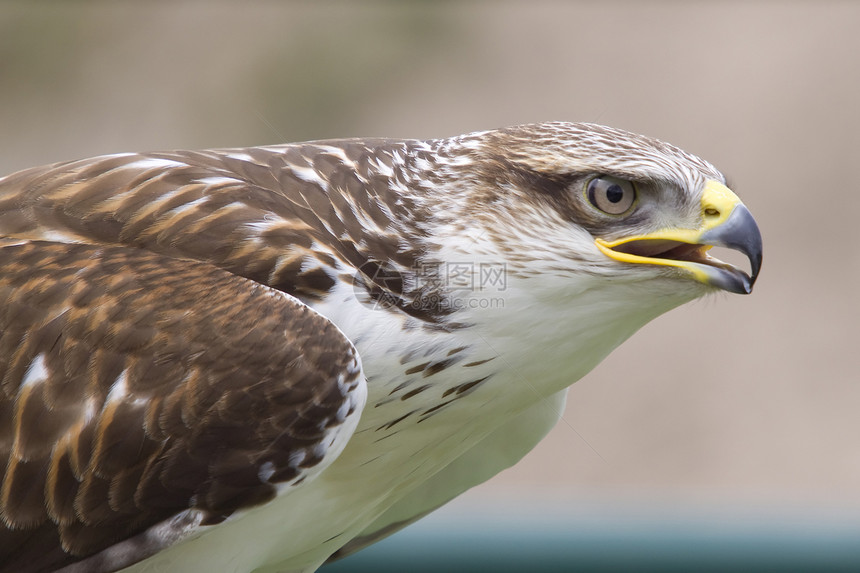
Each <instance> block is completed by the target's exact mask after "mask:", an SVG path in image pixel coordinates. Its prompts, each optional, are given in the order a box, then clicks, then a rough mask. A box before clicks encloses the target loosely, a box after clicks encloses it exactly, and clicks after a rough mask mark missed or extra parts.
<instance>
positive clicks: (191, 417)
mask: <svg viewBox="0 0 860 573" xmlns="http://www.w3.org/2000/svg"><path fill="white" fill-rule="evenodd" d="M6 243H7V244H5V245H3V246H0V459H3V460H6V459H8V464H7V466H6V468H5V474H4V480H3V487H2V490H0V516H2V527H0V570H2V571H42V570H50V569H53V568H56V567H57V566H60V565H62V564H64V563H68V562H70V561H72V560H74V558H75V557H76V556H82V555H87V554H91V553H93V552H96V551H98V550H100V549H103V548H105V547H106V546H108V545H110V544H112V543H114V542H116V541H117V540H120V539H123V538H126V537H128V536H131V535H134V534H135V533H137V532H140V531H142V530H143V529H145V528H146V527H148V526H149V525H152V524H154V523H157V522H159V521H161V520H163V519H165V518H167V517H169V516H171V515H174V514H176V513H177V512H178V511H181V510H184V509H186V508H188V507H193V508H196V509H198V510H200V512H201V513H202V518H203V521H204V522H208V523H212V522H217V521H219V520H221V519H223V518H224V517H226V516H229V515H230V514H231V513H232V512H234V511H236V510H237V509H239V508H243V507H248V506H251V505H254V504H257V503H260V502H263V501H266V500H267V499H270V498H271V497H272V496H273V495H274V494H275V486H276V484H278V483H286V482H289V481H290V480H296V479H299V478H300V477H301V476H302V475H303V473H304V472H305V471H306V469H307V468H309V467H313V466H314V465H315V464H317V463H319V462H320V460H321V455H322V454H321V453H320V452H324V451H325V450H324V448H322V449H321V448H320V447H319V446H320V444H323V445H326V444H328V443H329V442H330V440H331V436H332V435H333V434H332V430H333V429H335V428H336V427H337V426H338V425H339V424H340V423H341V422H342V421H343V418H344V412H345V411H346V409H345V408H342V406H343V405H344V404H345V403H348V402H349V396H348V395H349V393H350V392H351V391H352V390H353V389H354V388H355V387H356V385H357V384H359V383H360V381H359V380H358V376H359V375H360V368H359V367H358V363H357V357H356V355H355V351H354V349H353V348H352V346H351V344H350V343H349V342H348V341H347V340H346V339H345V338H344V337H343V336H342V335H341V334H340V332H339V331H337V330H336V328H335V327H334V326H333V325H331V323H329V322H328V321H327V320H326V319H324V318H323V317H320V316H319V315H316V314H315V313H313V312H312V311H310V310H309V309H308V308H307V307H305V306H304V305H302V304H301V303H299V302H298V301H295V300H294V299H289V298H288V297H286V296H284V295H281V294H280V293H276V292H273V291H270V290H269V289H267V288H266V287H263V286H261V285H258V284H255V283H253V282H251V281H248V280H246V279H244V278H241V277H237V276H235V275H232V274H230V273H228V272H226V271H223V270H221V269H218V268H215V267H213V266H211V265H209V264H205V263H198V262H194V261H188V260H178V259H173V258H170V257H167V256H164V255H161V254H158V253H152V252H148V251H145V250H140V249H132V248H127V247H121V246H93V245H86V244H76V245H71V244H62V243H57V242H49V241H24V242H20V244H15V242H14V241H10V240H7V241H6ZM339 378H340V381H339V380H338V379H339ZM60 542H61V543H62V545H61V546H60Z"/></svg>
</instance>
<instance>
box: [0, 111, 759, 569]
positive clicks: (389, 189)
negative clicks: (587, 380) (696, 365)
mask: <svg viewBox="0 0 860 573" xmlns="http://www.w3.org/2000/svg"><path fill="white" fill-rule="evenodd" d="M712 246H718V247H724V248H728V249H734V250H737V251H740V252H742V253H744V254H745V255H746V256H747V257H748V258H749V261H750V262H749V268H748V269H747V270H748V271H749V272H746V271H745V270H742V269H739V268H736V267H735V266H732V265H730V264H727V263H724V262H722V261H720V260H718V259H716V258H713V257H712V256H710V255H709V254H708V252H707V251H708V250H709V249H710V248H711V247H712ZM761 257H762V248H761V236H760V234H759V231H758V229H757V227H756V224H755V222H754V220H753V218H752V216H751V214H750V212H749V211H748V210H747V208H746V207H745V206H744V205H743V204H742V203H741V201H740V200H739V199H738V197H737V196H736V195H735V194H734V193H733V192H732V191H730V190H729V189H728V188H727V187H726V183H725V179H724V177H723V175H721V174H720V172H719V171H717V170H716V169H715V168H714V167H713V166H712V165H711V164H709V163H707V162H705V161H703V160H701V159H699V158H697V157H695V156H693V155H690V154H688V153H685V152H684V151H681V150H680V149H678V148H676V147H673V146H671V145H669V144H666V143H663V142H660V141H657V140H654V139H649V138H646V137H643V136H639V135H635V134H632V133H628V132H625V131H621V130H617V129H611V128H608V127H602V126H598V125H590V124H576V123H560V122H559V123H544V124H534V125H525V126H518V127H512V128H507V129H500V130H494V131H484V132H480V133H471V134H467V135H462V136H457V137H451V138H447V139H438V140H396V139H346V140H337V141H318V142H310V143H297V144H287V145H275V146H266V147H252V148H243V149H220V150H210V151H173V152H165V153H142V154H134V153H123V154H116V155H106V156H102V157H96V158H92V159H84V160H79V161H71V162H67V163H59V164H55V165H50V166H47V167H38V168H34V169H29V170H25V171H21V172H18V173H15V174H12V175H9V176H7V177H5V178H3V179H2V180H0V459H2V461H3V464H4V466H5V467H4V468H3V470H2V472H3V473H2V479H3V483H2V489H0V518H2V520H0V571H2V572H4V573H8V572H13V571H14V572H16V573H20V572H27V573H35V572H44V571H63V572H65V573H77V572H84V571H85V572H109V571H118V570H128V571H133V572H144V571H182V572H185V573H187V572H196V571H200V572H204V571H205V572H210V571H219V572H240V573H245V572H250V571H257V572H265V571H313V570H314V569H316V568H317V567H319V566H320V565H321V564H323V563H324V562H326V561H327V560H329V559H335V558H338V557H341V556H344V555H347V554H349V553H352V552H354V551H357V550H358V549H360V548H362V547H364V546H366V545H368V544H370V543H373V542H374V541H376V540H378V539H380V538H382V537H384V536H386V535H388V534H390V533H392V532H393V531H396V530H397V529H399V528H401V527H404V526H406V525H408V524H409V523H411V522H412V521H415V520H416V519H419V518H421V517H422V516H424V515H426V514H427V513H428V512H430V511H432V510H433V509H435V508H437V507H439V506H440V505H442V504H444V503H446V502H447V501H449V500H450V499H452V498H453V497H455V496H457V495H459V494H460V493H462V492H463V491H465V490H466V489H468V488H470V487H472V486H474V485H476V484H478V483H480V482H482V481H485V480H486V479H488V478H489V477H491V476H492V475H494V474H496V473H497V472H499V471H501V470H502V469H504V468H506V467H508V466H510V465H512V464H514V463H516V462H517V461H518V460H519V459H520V458H521V457H522V456H523V455H525V454H526V452H528V451H529V450H530V449H531V448H532V447H534V446H535V444H536V443H537V442H538V441H539V440H540V439H541V438H542V437H543V436H544V435H545V434H546V433H547V432H548V431H549V429H550V428H551V427H552V426H553V425H554V424H555V422H556V421H557V420H558V419H559V417H560V415H561V410H562V406H563V403H564V400H565V391H566V389H567V387H568V386H569V385H570V384H572V383H573V382H575V381H576V380H578V379H579V378H580V377H582V376H583V375H584V374H585V373H587V372H588V371H589V370H591V369H592V368H593V367H594V366H595V365H596V364H597V363H599V362H600V361H601V360H602V359H603V358H604V357H605V356H606V355H607V354H608V353H609V352H610V351H612V350H613V349H614V348H615V347H616V346H617V345H618V344H620V343H621V342H622V341H624V340H625V339H626V338H628V337H629V336H630V335H632V334H633V333H634V332H635V331H636V330H637V329H639V328H640V327H641V326H643V325H644V324H645V323H647V322H648V321H649V320H651V319H653V318H654V317H656V316H658V315H659V314H661V313H664V312H666V311H668V310H669V309H671V308H673V307H676V306H678V305H681V304H683V303H685V302H688V301H691V300H693V299H695V298H697V297H701V296H703V295H705V294H707V293H709V292H714V291H717V290H724V291H729V292H734V293H748V292H750V290H751V289H752V286H753V283H754V282H755V279H756V276H757V274H758V272H759V269H760V266H761Z"/></svg>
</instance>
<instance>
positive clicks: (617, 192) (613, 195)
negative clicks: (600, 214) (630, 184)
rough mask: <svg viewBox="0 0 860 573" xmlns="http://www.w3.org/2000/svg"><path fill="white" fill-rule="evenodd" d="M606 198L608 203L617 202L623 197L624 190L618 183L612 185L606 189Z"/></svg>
mask: <svg viewBox="0 0 860 573" xmlns="http://www.w3.org/2000/svg"><path fill="white" fill-rule="evenodd" d="M606 198H607V199H608V200H609V202H610V203H618V202H619V201H621V199H623V198H624V191H623V190H622V189H621V186H619V185H612V186H610V187H609V189H607V190H606Z"/></svg>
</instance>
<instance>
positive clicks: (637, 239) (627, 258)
mask: <svg viewBox="0 0 860 573" xmlns="http://www.w3.org/2000/svg"><path fill="white" fill-rule="evenodd" d="M594 242H595V244H596V245H597V248H598V249H600V250H601V251H602V252H603V254H605V255H606V256H608V257H609V258H611V259H614V260H616V261H620V262H624V263H638V264H650V265H662V266H669V267H676V268H679V269H682V270H684V271H686V272H688V273H689V274H690V275H691V277H692V278H693V279H695V280H697V281H699V282H701V283H704V284H707V285H711V286H715V287H717V288H721V289H723V290H727V291H729V292H734V293H739V294H749V293H750V292H751V291H752V287H753V284H755V281H756V278H757V277H758V273H759V270H760V269H761V259H762V246H761V233H760V232H759V230H758V226H757V225H756V223H755V219H753V216H752V214H750V212H749V210H748V209H747V208H746V207H745V206H744V204H743V203H741V200H740V199H738V197H737V195H735V194H734V193H732V192H731V190H729V188H728V187H726V186H725V185H723V184H722V183H719V182H717V181H713V180H711V181H708V182H707V183H706V184H705V189H704V192H703V194H702V225H701V226H700V227H699V228H698V229H672V228H669V229H660V230H659V231H655V232H653V233H648V234H646V235H638V236H633V237H625V238H622V239H617V240H615V241H605V240H603V239H601V238H597V239H595V240H594ZM711 247H725V248H728V249H734V250H737V251H740V252H741V253H743V254H745V255H746V256H747V258H748V259H749V261H750V274H749V275H748V274H746V273H745V272H744V271H742V270H740V269H738V268H737V267H734V266H732V265H730V264H728V263H724V262H723V261H721V260H719V259H716V258H714V257H711V256H710V255H709V254H708V252H707V251H708V250H709V249H710V248H711Z"/></svg>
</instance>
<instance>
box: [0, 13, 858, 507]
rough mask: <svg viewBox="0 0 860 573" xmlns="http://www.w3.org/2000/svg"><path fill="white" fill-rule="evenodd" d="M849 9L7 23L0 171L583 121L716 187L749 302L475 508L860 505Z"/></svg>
mask: <svg viewBox="0 0 860 573" xmlns="http://www.w3.org/2000/svg"><path fill="white" fill-rule="evenodd" d="M858 24H860V4H858V3H852V2H827V1H817V2H784V3H781V2H704V1H700V2H644V1H643V2H599V3H598V2H583V3H577V2H568V3H563V2H540V1H530V2H522V3H514V2H472V3H454V2H438V3H437V2H419V1H412V2H400V3H395V2H390V3H382V2H380V3H360V2H339V3H324V2H318V3H311V2H307V3H289V2H282V3H278V2H204V1H199V2H182V1H173V2H159V3H155V2H153V3H144V2H140V3H130V2H126V3H108V2H83V1H80V2H38V3H37V2H25V1H21V2H8V1H6V2H2V3H0V172H3V173H6V172H11V171H13V170H16V169H20V168H24V167H28V166H31V165H37V164H43V163H49V162H54V161H59V160H64V159H72V158H77V157H84V156H89V155H95V154H100V153H109V152H117V151H132V150H149V149H169V148H202V147H224V146H240V145H257V144H267V143H275V142H286V141H297V140H303V139H318V138H326V137H346V136H377V135H379V136H397V137H401V136H402V137H435V136H447V135H453V134H457V133H462V132H466V131H471V130H476V129H485V128H493V127H500V126H505V125H511V124H517V123H525V122H533V121H542V120H571V121H591V122H599V123H605V124H608V125H612V126H615V127H620V128H624V129H628V130H631V131H636V132H641V133H645V134H647V135H651V136H655V137H659V138H661V139H665V140H667V141H670V142H672V143H675V144H677V145H679V146H681V147H683V148H684V149H686V150H688V151H691V152H693V153H696V154H699V155H701V156H703V157H705V158H706V159H708V160H710V161H711V162H713V163H715V164H716V165H717V166H718V167H719V168H721V169H722V170H723V171H724V172H725V173H726V174H727V175H728V177H729V178H730V181H731V183H732V184H733V187H734V189H735V190H736V191H737V192H738V193H739V194H740V195H741V196H742V198H743V199H744V200H745V202H746V203H747V205H748V206H749V207H750V208H751V210H752V211H753V213H754V214H755V215H756V217H757V219H758V221H759V224H760V226H761V228H762V232H763V235H764V239H765V261H764V268H763V273H762V276H761V279H760V281H759V283H758V285H756V291H755V293H754V294H753V295H752V296H749V297H739V296H729V295H725V296H718V297H714V298H711V299H709V300H705V301H702V302H699V303H696V304H692V305H688V306H686V307H683V308H681V309H678V310H676V311H674V312H672V313H670V314H669V315H666V316H664V317H662V318H660V319H658V320H657V321H655V322H653V323H652V324H650V325H649V326H647V327H646V328H644V329H643V330H642V331H641V332H640V333H639V334H637V335H636V336H635V337H633V338H632V339H631V340H630V341H629V342H627V343H626V344H625V345H624V346H623V347H622V348H620V349H619V350H618V351H616V352H615V353H614V354H613V355H612V356H610V358H609V359H607V360H606V361H605V362H604V363H603V364H602V365H601V366H600V367H598V368H597V369H596V370H595V371H594V372H593V373H591V374H590V375H589V376H587V377H586V378H585V379H583V380H581V381H580V382H579V383H577V384H576V385H575V386H574V387H573V389H572V390H571V393H570V398H569V406H568V409H567V412H566V415H565V422H563V423H561V424H560V425H559V426H558V427H557V428H556V430H555V431H554V432H553V433H552V434H551V435H550V437H549V438H548V439H547V440H546V441H545V442H544V443H543V444H542V445H541V446H539V447H538V448H537V450H535V451H534V452H533V453H532V454H531V455H529V456H528V457H527V458H526V459H525V460H524V461H523V463H521V464H520V465H519V466H517V467H516V468H514V469H512V470H509V471H508V472H505V473H504V474H502V475H500V476H499V477H498V478H496V479H495V480H493V481H492V482H490V483H488V484H486V485H484V486H482V487H480V488H477V489H476V490H474V491H473V492H471V493H470V494H468V496H467V498H468V499H467V501H466V502H467V503H468V500H469V499H470V500H473V501H475V500H477V501H478V502H480V501H488V500H489V501H494V500H498V499H500V498H502V497H504V498H505V499H510V498H511V497H512V496H516V497H517V498H519V499H530V498H535V499H536V498H539V497H541V496H547V495H552V496H559V495H566V496H571V497H573V498H578V499H582V498H594V499H603V498H607V499H612V498H615V497H616V496H634V497H636V496H638V497H641V498H650V497H654V498H659V499H663V500H669V501H670V502H671V501H673V500H675V501H679V502H680V501H685V500H694V501H695V500H707V501H714V502H717V503H723V502H726V503H735V504H745V503H757V504H812V505H816V506H822V505H823V506H828V505H841V504H846V503H847V504H850V505H856V506H857V507H858V508H860V431H858V430H860V376H858V366H860V349H858V341H860V327H859V326H858V318H860V313H858V310H860V302H858V301H860V298H858V295H857V290H858V289H857V285H858V283H860V255H858V248H860V247H858V245H857V242H858V241H857V239H858V232H857V230H856V221H857V218H858V214H860V183H858V174H857V165H858V162H860V111H858V106H860V64H858V61H860V35H858V34H857V32H856V29H857V25H858Z"/></svg>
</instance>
